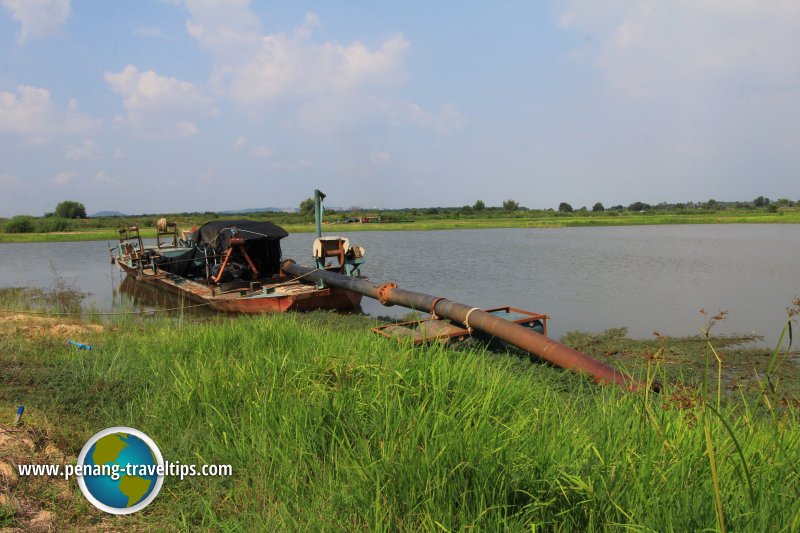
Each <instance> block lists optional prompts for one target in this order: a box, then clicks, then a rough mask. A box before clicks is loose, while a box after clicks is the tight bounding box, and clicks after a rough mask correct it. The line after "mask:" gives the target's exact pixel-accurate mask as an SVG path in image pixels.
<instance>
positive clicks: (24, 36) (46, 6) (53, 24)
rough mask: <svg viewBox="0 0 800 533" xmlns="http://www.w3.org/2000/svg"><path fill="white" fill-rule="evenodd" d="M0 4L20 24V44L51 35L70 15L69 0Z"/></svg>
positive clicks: (15, 0)
mask: <svg viewBox="0 0 800 533" xmlns="http://www.w3.org/2000/svg"><path fill="white" fill-rule="evenodd" d="M2 4H3V6H5V8H6V9H8V10H9V11H10V12H11V16H12V17H14V18H15V19H16V20H17V21H19V23H20V30H19V35H18V37H17V38H18V40H19V42H20V44H24V43H26V42H27V41H28V39H29V38H34V39H35V38H39V37H46V36H48V35H50V34H52V33H53V32H55V31H57V30H58V29H59V28H61V27H62V26H63V25H64V23H65V22H66V21H67V19H68V18H69V15H70V0H2Z"/></svg>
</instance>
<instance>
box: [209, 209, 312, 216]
mask: <svg viewBox="0 0 800 533" xmlns="http://www.w3.org/2000/svg"><path fill="white" fill-rule="evenodd" d="M295 211H297V209H294V208H291V207H253V208H251V209H236V210H234V211H219V214H220V215H246V214H247V213H267V212H271V213H294V212H295Z"/></svg>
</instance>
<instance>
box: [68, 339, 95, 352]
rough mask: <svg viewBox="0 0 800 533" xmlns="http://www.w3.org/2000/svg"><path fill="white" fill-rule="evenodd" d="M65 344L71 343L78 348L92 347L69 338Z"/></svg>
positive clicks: (88, 348) (86, 348) (89, 348)
mask: <svg viewBox="0 0 800 533" xmlns="http://www.w3.org/2000/svg"><path fill="white" fill-rule="evenodd" d="M67 344H71V345H73V346H75V347H76V348H77V349H79V350H91V349H92V347H91V346H89V345H88V344H82V343H80V342H75V341H71V340H69V339H67Z"/></svg>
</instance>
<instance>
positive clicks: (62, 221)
mask: <svg viewBox="0 0 800 533" xmlns="http://www.w3.org/2000/svg"><path fill="white" fill-rule="evenodd" d="M36 228H37V230H38V231H39V233H52V232H55V231H67V230H68V229H69V221H68V220H67V219H66V218H61V217H47V218H43V219H40V220H38V221H37V223H36Z"/></svg>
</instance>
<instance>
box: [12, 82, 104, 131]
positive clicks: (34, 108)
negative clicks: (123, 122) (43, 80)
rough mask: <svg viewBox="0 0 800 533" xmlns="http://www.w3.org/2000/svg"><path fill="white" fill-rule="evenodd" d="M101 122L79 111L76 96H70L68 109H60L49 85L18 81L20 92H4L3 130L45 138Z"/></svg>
mask: <svg viewBox="0 0 800 533" xmlns="http://www.w3.org/2000/svg"><path fill="white" fill-rule="evenodd" d="M98 124H99V121H97V120H95V119H93V118H91V117H89V116H88V115H84V114H81V113H80V112H79V111H78V103H77V101H76V100H75V99H72V100H70V102H69V105H68V107H67V110H66V111H65V112H59V111H58V110H57V109H56V108H55V106H54V104H53V101H52V99H51V98H50V91H48V90H47V89H42V88H40V87H32V86H30V85H18V86H17V93H16V94H15V93H10V92H0V133H2V132H5V133H11V134H16V135H20V136H23V137H26V138H28V139H29V140H32V141H44V140H46V139H47V137H49V136H52V135H55V134H59V133H80V132H86V131H89V130H91V129H93V128H95V127H96V126H97V125H98Z"/></svg>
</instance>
